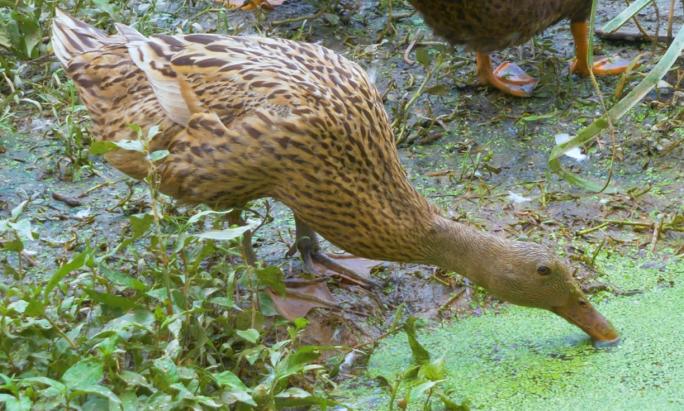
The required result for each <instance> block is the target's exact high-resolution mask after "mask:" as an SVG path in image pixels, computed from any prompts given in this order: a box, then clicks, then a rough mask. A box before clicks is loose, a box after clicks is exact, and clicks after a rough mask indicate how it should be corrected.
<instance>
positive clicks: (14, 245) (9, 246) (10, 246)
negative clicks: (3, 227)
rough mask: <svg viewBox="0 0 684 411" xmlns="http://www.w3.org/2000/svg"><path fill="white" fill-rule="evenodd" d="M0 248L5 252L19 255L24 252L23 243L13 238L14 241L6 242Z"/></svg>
mask: <svg viewBox="0 0 684 411" xmlns="http://www.w3.org/2000/svg"><path fill="white" fill-rule="evenodd" d="M2 248H3V249H5V250H7V251H12V252H15V253H20V252H22V251H24V242H23V241H21V239H20V238H15V239H14V240H10V241H6V242H4V243H2Z"/></svg>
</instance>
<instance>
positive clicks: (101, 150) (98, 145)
mask: <svg viewBox="0 0 684 411" xmlns="http://www.w3.org/2000/svg"><path fill="white" fill-rule="evenodd" d="M118 149H119V146H117V145H116V144H114V143H113V142H111V141H93V142H92V143H90V149H89V150H88V152H89V153H90V154H93V155H97V154H107V153H109V152H112V151H116V150H118Z"/></svg>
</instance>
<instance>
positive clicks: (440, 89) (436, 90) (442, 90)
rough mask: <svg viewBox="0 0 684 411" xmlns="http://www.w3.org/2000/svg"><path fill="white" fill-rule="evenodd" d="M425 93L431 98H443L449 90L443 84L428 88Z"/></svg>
mask: <svg viewBox="0 0 684 411" xmlns="http://www.w3.org/2000/svg"><path fill="white" fill-rule="evenodd" d="M425 92H426V93H427V94H430V95H432V96H443V95H445V94H447V93H448V92H449V88H448V87H447V86H445V85H443V84H438V85H436V86H432V87H430V88H428V89H427V90H425Z"/></svg>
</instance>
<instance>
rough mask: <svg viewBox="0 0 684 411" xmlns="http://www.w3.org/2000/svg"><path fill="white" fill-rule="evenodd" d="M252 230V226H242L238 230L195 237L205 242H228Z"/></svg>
mask: <svg viewBox="0 0 684 411" xmlns="http://www.w3.org/2000/svg"><path fill="white" fill-rule="evenodd" d="M250 228H251V226H242V227H236V228H226V229H225V230H212V231H207V232H204V233H202V234H196V235H195V237H197V238H201V239H204V240H221V241H228V240H232V239H234V238H238V237H240V236H241V235H243V234H244V233H245V231H247V230H249V229H250Z"/></svg>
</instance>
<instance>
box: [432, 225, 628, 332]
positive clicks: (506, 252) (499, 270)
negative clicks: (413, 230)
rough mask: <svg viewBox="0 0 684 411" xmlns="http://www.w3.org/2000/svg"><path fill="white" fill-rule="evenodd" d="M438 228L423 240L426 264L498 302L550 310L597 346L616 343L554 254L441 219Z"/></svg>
mask: <svg viewBox="0 0 684 411" xmlns="http://www.w3.org/2000/svg"><path fill="white" fill-rule="evenodd" d="M434 227H435V228H434V230H433V231H432V232H431V233H430V236H429V238H428V240H426V241H425V243H426V244H428V248H427V250H428V251H427V255H428V257H427V258H425V261H426V262H428V263H432V264H434V265H437V266H439V267H442V268H443V269H445V270H447V271H452V272H456V273H458V274H461V275H463V276H465V277H467V278H468V279H469V280H470V281H472V282H474V283H475V284H477V285H479V286H481V287H484V288H486V289H487V291H489V292H490V293H491V294H493V295H494V296H495V297H497V298H498V299H500V300H503V301H507V302H509V303H513V304H516V305H522V306H526V307H534V308H541V309H544V310H548V311H551V312H553V313H555V314H557V315H559V316H561V317H563V318H565V319H566V320H568V321H569V322H571V323H572V324H575V325H576V326H577V327H579V328H580V329H582V331H584V332H585V333H587V334H588V335H589V336H590V337H591V338H592V339H593V340H594V341H595V342H600V343H598V345H611V344H614V343H616V342H617V341H618V340H617V338H618V336H617V333H616V332H615V329H614V328H613V326H612V325H611V324H610V322H609V321H608V320H607V319H606V318H605V317H604V316H603V315H601V313H599V312H598V311H597V310H596V309H595V308H594V307H593V306H592V305H591V303H590V302H589V301H588V300H587V298H586V297H585V296H584V294H583V293H582V291H581V290H580V288H579V286H578V285H577V282H576V281H575V279H574V278H573V277H572V274H571V273H570V269H569V267H568V265H567V264H566V263H565V261H563V259H561V258H560V257H558V255H557V254H556V253H555V252H554V251H553V250H552V249H550V248H548V247H546V246H543V245H539V244H535V243H532V242H523V241H509V240H506V239H504V238H501V237H499V236H494V235H491V234H489V233H485V232H482V231H479V230H475V229H474V228H472V227H468V226H465V225H463V224H460V223H457V222H453V221H448V220H446V219H443V218H438V219H437V224H435V226H434ZM609 342H610V343H609Z"/></svg>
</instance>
